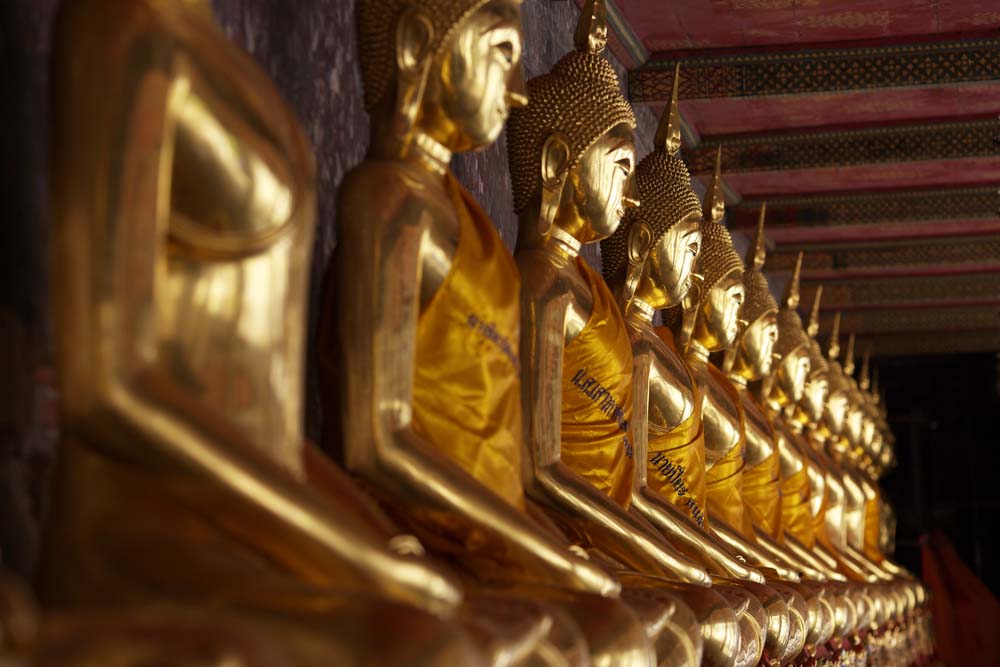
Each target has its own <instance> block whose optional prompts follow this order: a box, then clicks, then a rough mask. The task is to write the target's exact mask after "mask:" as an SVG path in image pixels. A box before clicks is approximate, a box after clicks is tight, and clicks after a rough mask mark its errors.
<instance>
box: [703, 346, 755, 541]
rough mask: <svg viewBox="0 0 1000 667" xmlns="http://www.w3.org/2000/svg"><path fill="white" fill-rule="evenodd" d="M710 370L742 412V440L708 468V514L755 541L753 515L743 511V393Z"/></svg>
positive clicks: (711, 365) (715, 369)
mask: <svg viewBox="0 0 1000 667" xmlns="http://www.w3.org/2000/svg"><path fill="white" fill-rule="evenodd" d="M708 372H709V373H710V374H711V375H712V376H713V378H714V379H715V380H716V382H717V384H718V386H719V387H720V388H721V389H722V390H723V391H725V392H727V393H729V394H730V397H731V399H732V401H733V404H734V405H736V407H737V409H738V411H739V421H740V423H739V433H740V440H739V442H738V443H736V445H734V446H733V447H731V448H730V449H729V451H728V452H726V453H725V455H723V456H722V457H721V458H720V459H718V460H717V461H716V462H715V463H714V464H713V465H712V466H711V467H710V468H708V470H707V471H706V474H705V486H706V491H707V493H708V516H709V517H710V518H711V519H712V520H715V519H721V520H722V521H725V522H726V523H727V524H729V525H730V526H731V527H732V528H735V529H736V530H739V531H740V532H742V533H743V535H744V536H745V537H746V538H747V539H749V540H751V541H754V542H755V541H756V535H755V534H754V530H753V525H752V524H751V523H750V515H749V514H748V513H747V512H746V511H745V510H744V504H743V469H744V467H745V463H746V462H745V460H744V458H743V449H744V447H746V424H745V423H744V422H745V419H744V415H743V406H742V405H741V404H740V395H739V392H737V391H736V387H734V386H733V384H732V382H730V381H729V378H727V377H726V376H725V375H723V374H722V371H720V370H719V369H718V368H716V367H715V366H714V365H713V364H711V363H709V364H708Z"/></svg>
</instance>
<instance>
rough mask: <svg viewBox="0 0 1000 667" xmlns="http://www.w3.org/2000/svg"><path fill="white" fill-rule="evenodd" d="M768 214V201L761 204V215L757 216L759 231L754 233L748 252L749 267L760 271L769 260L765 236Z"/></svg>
mask: <svg viewBox="0 0 1000 667" xmlns="http://www.w3.org/2000/svg"><path fill="white" fill-rule="evenodd" d="M766 215H767V202H764V203H763V204H761V206H760V216H759V217H758V218H757V233H756V234H754V237H753V243H751V244H750V249H749V251H748V252H747V268H748V269H753V270H756V271H760V270H761V269H763V268H764V262H765V261H767V246H766V243H765V241H766V240H767V239H766V238H765V237H764V218H765V217H766Z"/></svg>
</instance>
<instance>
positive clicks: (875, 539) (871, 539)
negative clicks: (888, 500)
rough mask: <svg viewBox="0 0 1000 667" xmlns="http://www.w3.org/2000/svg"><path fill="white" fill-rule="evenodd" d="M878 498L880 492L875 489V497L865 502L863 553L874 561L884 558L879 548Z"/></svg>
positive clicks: (879, 503) (879, 506) (880, 530)
mask: <svg viewBox="0 0 1000 667" xmlns="http://www.w3.org/2000/svg"><path fill="white" fill-rule="evenodd" d="M880 500H881V499H880V494H879V492H878V491H876V492H875V497H874V498H869V499H868V500H867V501H866V502H865V555H866V556H868V558H870V559H871V560H872V562H874V563H881V562H882V561H883V560H884V559H885V556H884V555H883V554H882V551H881V549H880V548H879V547H880V540H879V537H880V536H881V533H882V521H881V518H882V517H881V515H880V510H881V502H880Z"/></svg>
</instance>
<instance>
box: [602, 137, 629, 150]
mask: <svg viewBox="0 0 1000 667" xmlns="http://www.w3.org/2000/svg"><path fill="white" fill-rule="evenodd" d="M631 146H632V142H631V141H629V140H628V139H619V140H618V143H616V144H615V145H614V146H612V147H611V148H609V149H608V153H613V152H615V151H616V150H618V149H619V148H625V147H631Z"/></svg>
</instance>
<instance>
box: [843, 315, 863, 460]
mask: <svg viewBox="0 0 1000 667" xmlns="http://www.w3.org/2000/svg"><path fill="white" fill-rule="evenodd" d="M854 340H855V338H854V334H853V333H852V334H851V335H850V336H848V338H847V352H846V353H845V354H844V367H843V368H844V379H845V380H846V382H847V387H848V390H847V416H846V419H845V421H844V432H845V434H846V435H847V440H848V442H849V443H850V445H851V451H852V452H853V451H854V450H856V448H858V447H860V446H861V437H862V430H863V426H864V417H865V407H864V399H863V398H862V396H861V392H860V390H859V389H858V383H857V381H856V380H855V379H854Z"/></svg>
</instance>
